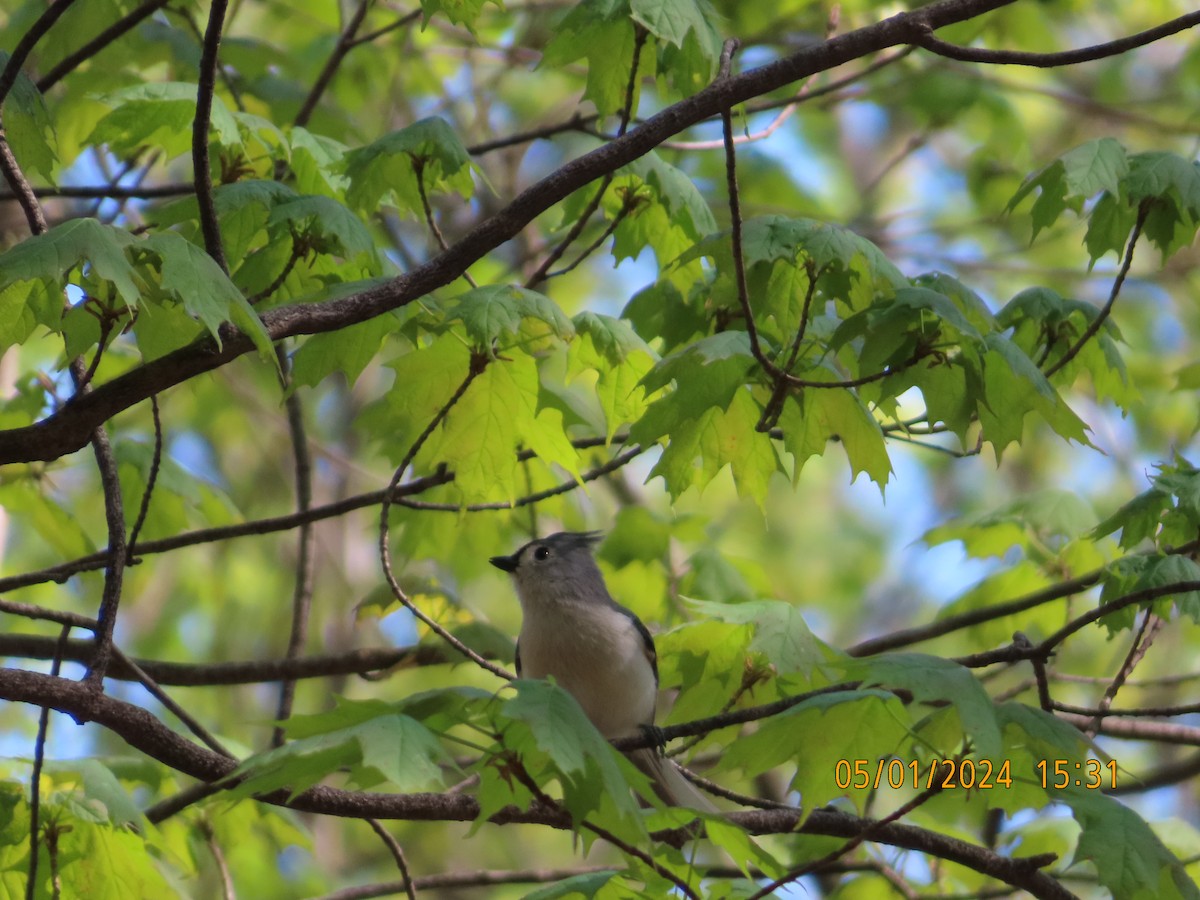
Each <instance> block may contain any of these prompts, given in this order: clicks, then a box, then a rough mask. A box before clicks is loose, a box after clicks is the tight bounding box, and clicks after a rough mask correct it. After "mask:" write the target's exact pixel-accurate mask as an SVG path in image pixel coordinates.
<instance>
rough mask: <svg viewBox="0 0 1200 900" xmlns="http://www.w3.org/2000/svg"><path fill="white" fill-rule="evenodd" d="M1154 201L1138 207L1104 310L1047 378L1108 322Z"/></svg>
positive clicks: (1072, 357) (1056, 362) (1055, 364)
mask: <svg viewBox="0 0 1200 900" xmlns="http://www.w3.org/2000/svg"><path fill="white" fill-rule="evenodd" d="M1151 203H1152V201H1151V200H1150V199H1149V198H1147V199H1145V200H1143V201H1142V202H1141V204H1140V205H1139V206H1138V212H1137V219H1136V221H1134V223H1133V229H1132V230H1131V231H1130V232H1129V241H1128V242H1127V243H1126V245H1125V258H1124V260H1122V262H1121V268H1120V270H1118V272H1117V275H1116V277H1115V278H1114V279H1113V283H1112V289H1111V290H1109V292H1108V301H1107V302H1106V303H1105V304H1104V306H1103V308H1102V309H1101V310H1100V312H1098V313H1097V314H1096V317H1095V318H1094V319H1092V321H1091V322H1089V323H1088V327H1087V329H1086V330H1085V331H1084V332H1083V334H1082V335H1080V337H1079V340H1078V341H1076V342H1075V343H1074V344H1072V345H1071V347H1070V349H1068V350H1067V352H1066V353H1064V354H1063V355H1062V356H1060V357H1059V358H1058V359H1057V360H1055V362H1054V365H1052V366H1051V367H1050V368H1048V369H1047V370H1046V377H1047V378H1049V377H1050V376H1052V375H1054V374H1055V373H1056V372H1058V371H1059V370H1060V369H1062V367H1063V366H1065V365H1066V364H1067V363H1069V362H1070V361H1071V360H1073V359H1074V358H1075V357H1076V355H1077V354H1078V353H1079V351H1080V350H1082V349H1083V348H1084V347H1085V346H1086V345H1087V343H1088V341H1090V340H1091V339H1092V338H1094V337H1095V336H1096V333H1097V332H1098V331H1100V329H1101V327H1102V326H1103V325H1104V323H1105V322H1106V321H1107V320H1108V314H1109V313H1111V312H1112V308H1113V304H1114V303H1116V302H1117V296H1118V295H1119V294H1120V293H1121V286H1122V285H1123V284H1125V276H1126V275H1128V274H1129V267H1130V266H1132V265H1133V248H1134V247H1135V246H1136V245H1137V242H1138V238H1139V237H1141V234H1142V226H1143V225H1145V224H1146V216H1148V215H1149V214H1150V204H1151Z"/></svg>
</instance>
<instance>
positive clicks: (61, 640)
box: [25, 625, 71, 900]
mask: <svg viewBox="0 0 1200 900" xmlns="http://www.w3.org/2000/svg"><path fill="white" fill-rule="evenodd" d="M70 634H71V626H70V625H64V626H63V628H62V631H61V632H59V635H58V648H59V649H58V652H56V653H55V654H54V661H53V662H52V663H51V664H50V675H51V676H52V677H54V678H57V677H58V673H59V672H60V671H61V670H62V648H63V647H64V646H65V645H66V643H67V637H68V636H69V635H70ZM49 728H50V707H49V706H43V707H42V710H41V712H40V713H38V729H37V738H36V740H35V741H34V744H33V774H32V775H31V776H30V781H29V877H28V878H27V879H26V881H25V898H26V900H33V897H34V893H35V891H36V890H37V870H38V828H39V827H40V815H41V808H42V764H43V763H44V762H45V759H46V732H47V731H48V730H49Z"/></svg>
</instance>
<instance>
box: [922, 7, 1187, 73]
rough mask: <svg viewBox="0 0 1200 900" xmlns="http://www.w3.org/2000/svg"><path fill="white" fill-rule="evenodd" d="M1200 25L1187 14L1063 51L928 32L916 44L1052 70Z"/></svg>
mask: <svg viewBox="0 0 1200 900" xmlns="http://www.w3.org/2000/svg"><path fill="white" fill-rule="evenodd" d="M1197 25H1200V12H1194V13H1188V14H1187V15H1184V16H1180V17H1179V18H1177V19H1172V20H1171V21H1170V22H1164V23H1163V24H1162V25H1158V26H1156V27H1154V28H1148V29H1147V30H1145V31H1141V32H1138V33H1137V34H1131V35H1129V36H1128V37H1123V38H1119V39H1117V40H1115V41H1108V42H1106V43H1103V44H1095V45H1094V46H1091V47H1081V48H1080V49H1078V50H1064V51H1061V52H1058V53H1030V52H1026V51H1023V50H984V49H981V48H977V47H960V46H958V45H957V44H951V43H947V42H946V41H943V40H939V39H938V38H936V37H934V36H933V34H932V33H931V32H929V31H926V32H925V33H924V34H922V35H920V36H919V37H918V38H917V40H916V41H914V43H916V44H917V45H918V46H920V47H921V48H923V49H925V50H928V51H929V52H931V53H936V54H937V55H938V56H945V57H947V58H949V59H956V60H958V61H960V62H970V63H984V64H989V65H1000V66H1034V67H1036V68H1041V69H1053V68H1058V67H1060V66H1074V65H1078V64H1079V63H1085V62H1092V61H1093V60H1097V59H1107V58H1108V57H1111V56H1120V55H1121V54H1122V53H1128V52H1129V51H1130V50H1134V49H1136V48H1138V47H1144V46H1146V44H1151V43H1153V42H1154V41H1160V40H1162V39H1163V38H1166V37H1170V36H1171V35H1173V34H1178V33H1179V32H1181V31H1186V30H1187V29H1189V28H1195V27H1196V26H1197Z"/></svg>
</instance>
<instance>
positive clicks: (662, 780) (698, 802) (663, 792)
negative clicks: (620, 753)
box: [626, 747, 717, 813]
mask: <svg viewBox="0 0 1200 900" xmlns="http://www.w3.org/2000/svg"><path fill="white" fill-rule="evenodd" d="M626 755H627V756H628V757H629V761H630V762H632V763H633V764H634V765H635V766H637V767H638V768H639V769H641V770H642V772H643V773H645V774H646V776H647V777H649V778H650V780H651V781H652V782H653V783H654V793H656V794H658V797H659V799H660V800H662V802H663V803H666V804H668V805H669V806H684V807H687V808H688V809H694V810H696V811H697V812H705V813H715V812H717V808H716V807H715V806H713V804H712V803H711V802H710V801H709V799H708V798H707V797H705V796H704V795H703V794H702V793H700V791H698V790H697V789H696V787H695V785H693V784H692V783H691V782H690V781H688V780H687V779H686V778H684V777H683V775H682V774H681V773H680V771H679V768H678V767H677V766H676V765H675V763H673V762H671V760H670V759H668V758H667V757H665V756H663V754H662V752H661V751H660V750H659V749H658V748H657V747H644V748H642V749H640V750H632V751H630V752H629V753H628V754H626Z"/></svg>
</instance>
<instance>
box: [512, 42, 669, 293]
mask: <svg viewBox="0 0 1200 900" xmlns="http://www.w3.org/2000/svg"><path fill="white" fill-rule="evenodd" d="M648 34H649V33H648V32H647V31H646V29H645V28H642V27H641V26H640V25H636V26H634V40H633V65H632V66H630V69H629V81H628V82H627V83H626V85H625V102H624V104H623V105H622V108H621V124H620V127H619V128H618V129H617V137H618V138H619V137H622V136H623V135H624V134H625V130H626V129H627V128H628V127H629V122H630V121H631V119H632V117H633V100H634V95H635V94H636V92H637V74H638V62H639V60H640V59H641V56H642V46H643V45H644V44H645V43H646V38H647V37H648ZM615 177H616V170H615V169H614V170H613V171H611V172H608V173H607V174H606V175H605V176H604V178H603V179H602V180H601V182H600V187H599V188H598V189H597V190H596V193H595V195H593V197H592V199H591V200H590V201H589V202H588V205H587V206H586V207H585V208H584V210H583V212H581V213H580V214H579V218H578V219H576V220H575V223H574V224H573V225H572V226H571V229H570V230H569V231H568V232H567V234H566V236H565V237H564V238H563V239H562V240H561V241H559V242H558V244H557V245H556V246H555V248H554V249H553V250H551V251H550V253H549V254H548V255H547V256H546V258H545V259H544V260H542V264H541V265H540V266H538V267H537V269H536V270H535V271H534V273H533V274H532V275H530V276H529V277H528V278H527V279H526V280H525V287H527V288H533V287H536V286H537V285H539V284H541V283H542V282H543V281H545V280H546V273H548V272H549V271H550V270H551V269H552V268H554V264H555V263H557V262H558V261H559V260H560V259H562V257H563V254H565V253H566V252H567V248H568V247H570V246H571V244H573V243H575V241H576V240H577V239H578V238H579V235H581V234H582V233H583V230H584V228H586V227H587V224H588V222H589V221H590V220H591V218H592V216H593V215H595V213H596V210H598V209H599V208H600V202H601V201H602V200H603V199H604V192H605V191H607V190H608V186H609V185H610V184H612V183H613V179H614V178H615Z"/></svg>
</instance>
